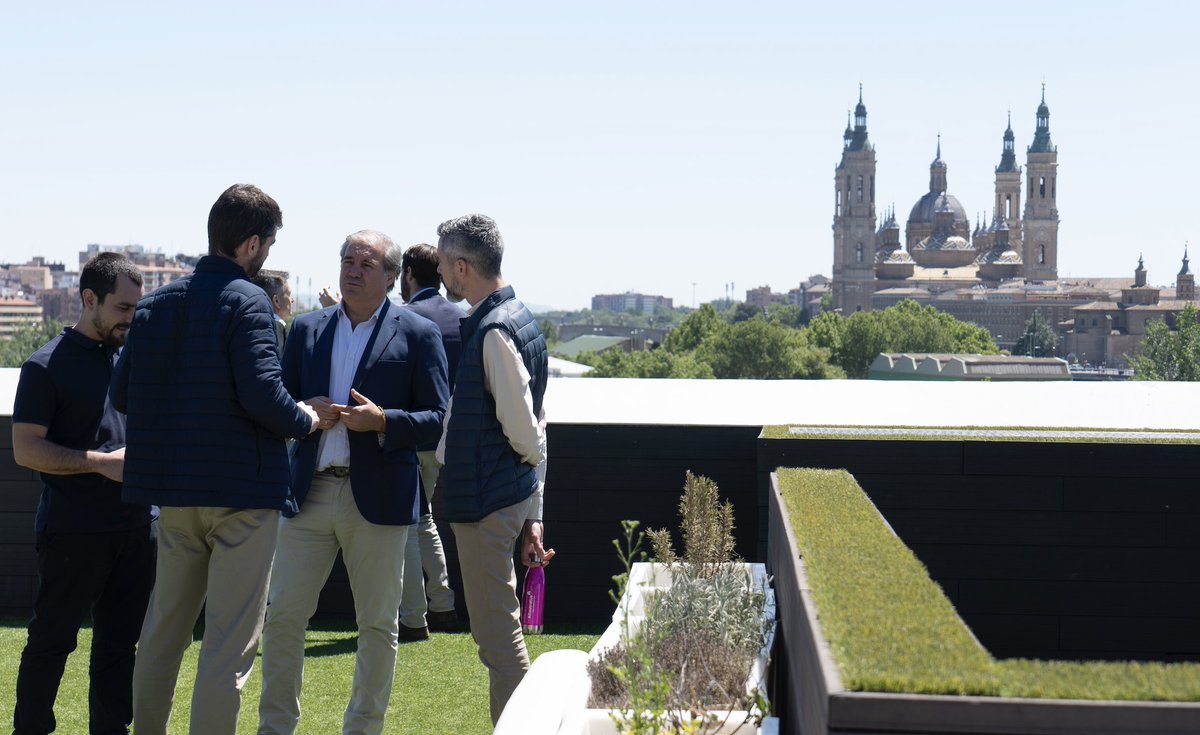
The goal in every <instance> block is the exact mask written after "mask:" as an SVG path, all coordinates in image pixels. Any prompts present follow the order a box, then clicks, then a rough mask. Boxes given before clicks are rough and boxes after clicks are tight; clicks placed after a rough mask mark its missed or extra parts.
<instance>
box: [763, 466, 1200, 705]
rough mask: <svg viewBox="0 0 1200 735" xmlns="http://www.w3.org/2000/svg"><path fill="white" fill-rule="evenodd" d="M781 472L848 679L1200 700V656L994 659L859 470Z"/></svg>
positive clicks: (848, 682) (874, 685)
mask: <svg viewBox="0 0 1200 735" xmlns="http://www.w3.org/2000/svg"><path fill="white" fill-rule="evenodd" d="M778 476H779V487H780V492H781V493H782V495H783V500H784V503H785V505H786V507H787V509H788V513H789V515H790V517H791V523H792V527H793V530H794V532H795V534H796V540H797V543H798V544H799V546H800V549H799V550H800V556H801V558H803V560H804V564H805V568H806V571H807V574H808V579H809V584H810V586H811V588H812V595H813V601H814V603H815V604H816V607H817V611H818V613H819V615H820V621H821V628H822V632H823V633H824V635H825V638H826V640H828V641H829V644H830V648H831V649H832V653H833V658H834V660H835V661H836V662H837V666H838V670H839V673H840V674H841V677H842V685H843V686H844V687H846V689H848V690H851V691H870V692H902V693H914V694H975V695H983V696H1004V697H1034V698H1048V699H1116V700H1134V701H1148V700H1159V701H1181V702H1192V701H1200V664H1193V663H1172V664H1164V663H1140V662H1067V661H1034V660H1026V659H1006V660H997V659H995V658H993V657H992V656H991V654H989V653H988V652H987V651H986V650H985V649H984V648H983V647H982V646H981V645H979V643H978V642H977V641H976V640H975V638H974V637H973V636H972V635H971V633H970V631H969V630H968V629H967V626H966V625H965V624H964V623H963V622H962V619H961V618H960V617H959V616H958V613H957V612H956V611H955V610H954V606H953V605H951V604H950V601H949V600H948V599H947V598H946V596H945V594H944V593H943V592H942V589H941V588H940V587H939V586H938V585H937V584H936V583H935V582H934V581H933V580H932V579H930V577H929V573H928V572H927V571H926V569H925V567H924V565H922V564H921V562H920V560H918V559H917V558H916V556H915V555H914V554H913V553H912V551H911V550H910V549H909V548H908V547H907V546H905V545H904V543H903V542H902V541H901V540H900V539H899V538H898V537H897V536H896V535H895V534H894V533H892V531H891V529H890V528H888V526H887V524H886V523H885V522H884V520H883V518H882V517H881V516H880V515H879V512H878V511H877V510H876V509H875V506H874V505H873V504H872V503H871V501H870V499H869V498H868V497H867V495H866V493H864V492H863V491H862V488H860V487H859V486H858V483H857V482H855V481H854V478H853V477H851V476H850V475H849V474H848V473H847V472H845V471H843V470H812V469H804V470H798V469H780V470H778Z"/></svg>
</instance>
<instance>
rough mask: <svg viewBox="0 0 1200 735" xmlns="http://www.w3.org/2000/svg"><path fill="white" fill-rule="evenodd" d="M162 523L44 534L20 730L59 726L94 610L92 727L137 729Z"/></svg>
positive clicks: (33, 733) (21, 688) (105, 734)
mask: <svg viewBox="0 0 1200 735" xmlns="http://www.w3.org/2000/svg"><path fill="white" fill-rule="evenodd" d="M155 548H156V546H155V538H154V524H151V525H149V526H146V527H143V528H139V529H135V530H132V531H113V532H107V533H43V534H39V535H38V539H37V554H38V580H39V586H38V593H37V596H36V597H35V598H34V601H33V619H32V620H30V621H29V638H28V639H27V641H26V643H25V650H24V651H23V652H22V653H21V668H20V671H19V672H18V674H17V703H16V708H15V711H14V712H13V728H14V729H13V735H44V733H49V732H53V731H54V727H55V721H54V699H55V697H56V696H57V695H58V685H59V682H60V681H61V679H62V675H63V669H64V667H65V666H66V664H67V656H68V655H69V654H70V653H71V652H72V651H74V650H75V645H76V638H77V637H78V635H79V628H80V626H82V625H83V622H84V620H85V618H86V617H87V615H88V612H89V611H90V612H91V615H92V658H91V662H90V665H89V667H88V674H89V677H90V680H91V686H90V687H89V690H88V720H89V732H90V733H91V734H92V735H109V733H120V734H121V735H125V733H128V732H129V723H130V721H131V720H132V719H133V693H132V692H133V656H134V648H135V646H136V645H137V640H138V635H139V634H140V632H141V630H142V619H143V618H144V617H145V615H146V603H147V601H148V600H149V599H150V590H151V588H152V587H153V586H154V562H155Z"/></svg>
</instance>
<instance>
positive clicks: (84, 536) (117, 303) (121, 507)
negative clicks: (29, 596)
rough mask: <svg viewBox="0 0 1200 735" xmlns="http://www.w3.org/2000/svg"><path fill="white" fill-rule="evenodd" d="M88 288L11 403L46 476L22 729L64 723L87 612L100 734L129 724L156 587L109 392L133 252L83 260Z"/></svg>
mask: <svg viewBox="0 0 1200 735" xmlns="http://www.w3.org/2000/svg"><path fill="white" fill-rule="evenodd" d="M79 292H80V298H81V299H82V301H83V315H82V316H81V317H80V318H79V321H78V322H77V323H76V324H75V326H74V327H67V328H65V329H63V331H62V333H61V334H59V335H58V336H57V337H55V338H54V339H52V340H50V342H49V343H47V344H46V345H45V346H44V347H42V348H41V349H40V350H38V351H37V352H35V353H33V355H32V356H31V357H30V358H29V359H28V360H26V361H25V364H24V365H22V366H21V379H20V382H19V383H18V384H17V395H16V401H15V403H14V406H13V416H12V420H13V430H12V433H13V455H14V457H15V459H16V461H17V464H19V465H21V466H23V467H28V468H30V469H34V470H38V471H40V472H41V475H42V482H43V483H44V487H43V490H42V498H41V502H40V503H39V504H38V509H37V516H36V519H35V522H34V523H35V528H36V532H37V554H38V578H39V582H40V584H39V587H38V592H37V596H36V598H35V599H34V603H33V618H32V620H30V621H29V638H28V640H27V642H26V643H25V650H24V652H22V654H21V668H20V672H19V673H18V674H17V701H16V707H15V711H14V713H13V733H14V735H34V734H35V733H36V734H37V735H41V734H42V733H49V732H53V731H54V728H55V721H54V698H55V696H56V695H57V694H58V685H59V681H60V680H61V679H62V674H63V667H64V666H65V665H66V663H67V655H68V654H70V652H71V651H73V650H75V639H76V636H77V635H78V633H79V628H80V626H81V625H82V624H83V621H84V619H85V618H86V617H87V615H88V613H89V612H90V613H91V617H92V658H91V662H90V664H89V667H88V670H89V673H90V675H91V688H90V690H89V693H88V715H89V720H90V731H91V732H92V733H127V732H129V723H130V721H131V720H132V719H133V705H132V680H133V661H134V647H135V645H136V644H137V640H138V634H139V632H140V631H141V628H142V618H143V617H144V616H145V614H146V602H147V600H149V598H150V589H151V587H153V585H154V563H155V543H154V530H153V529H154V526H153V525H152V521H153V513H154V509H153V508H152V507H151V506H148V505H134V504H130V503H125V502H122V501H121V476H122V472H123V470H124V466H125V417H124V416H123V415H122V414H120V413H118V412H117V411H116V409H114V408H113V407H112V405H111V404H110V403H109V400H108V384H109V378H110V376H111V374H112V369H113V364H114V363H115V361H116V352H117V350H118V349H119V348H120V347H121V345H122V344H124V342H125V335H126V333H127V332H128V330H129V323H130V320H131V319H133V313H134V308H135V307H136V306H137V302H138V299H139V298H141V296H142V274H141V273H139V272H138V269H137V268H136V267H135V266H134V265H133V263H131V262H129V260H128V259H127V258H125V256H123V255H120V254H118V253H100V254H99V255H97V256H95V257H94V258H92V259H91V260H89V261H88V262H87V264H86V265H84V267H83V270H82V272H81V273H80V275H79Z"/></svg>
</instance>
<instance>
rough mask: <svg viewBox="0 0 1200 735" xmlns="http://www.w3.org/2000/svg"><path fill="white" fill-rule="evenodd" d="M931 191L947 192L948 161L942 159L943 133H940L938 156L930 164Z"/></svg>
mask: <svg viewBox="0 0 1200 735" xmlns="http://www.w3.org/2000/svg"><path fill="white" fill-rule="evenodd" d="M929 191H931V192H934V193H937V194H944V193H945V192H946V162H945V161H943V160H942V134H941V133H938V138H937V156H936V157H935V158H934V159H933V163H931V164H929Z"/></svg>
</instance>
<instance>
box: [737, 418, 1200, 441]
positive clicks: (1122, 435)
mask: <svg viewBox="0 0 1200 735" xmlns="http://www.w3.org/2000/svg"><path fill="white" fill-rule="evenodd" d="M793 428H800V429H801V431H800V432H798V433H792V429H793ZM809 428H811V429H823V430H825V431H821V432H819V433H818V432H807V433H806V432H804V431H803V429H809ZM872 429H888V430H896V429H900V430H909V432H906V433H899V434H887V435H886V436H880V435H873V434H871V433H870V432H871V430H872ZM934 429H937V430H945V431H954V432H963V433H961V434H930V433H929V431H930V430H934ZM967 431H1004V432H1020V434H1019V435H1012V434H1009V435H1003V436H996V435H990V436H989V435H979V434H976V435H971V434H967V433H965V432H967ZM1080 432H1094V433H1101V434H1111V435H1112V436H1111V438H1110V437H1107V436H1099V437H1098V436H1082V435H1081V434H1080ZM1131 432H1135V433H1139V434H1140V433H1150V434H1154V435H1155V436H1154V437H1153V438H1148V437H1147V438H1142V437H1138V438H1130V437H1129V436H1128V434H1129V433H1131ZM1194 434H1196V431H1195V430H1192V429H1132V428H1130V429H1113V428H1088V427H1083V426H848V425H846V424H828V425H826V424H809V423H801V424H784V425H781V426H764V427H763V430H762V433H761V434H760V435H759V436H760V438H762V439H835V440H837V439H855V440H859V441H879V440H880V439H887V440H889V441H935V442H936V441H945V442H953V441H977V442H1035V443H1038V442H1041V443H1048V444H1062V443H1070V444H1200V438H1196V437H1195V436H1192V435H1194Z"/></svg>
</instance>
